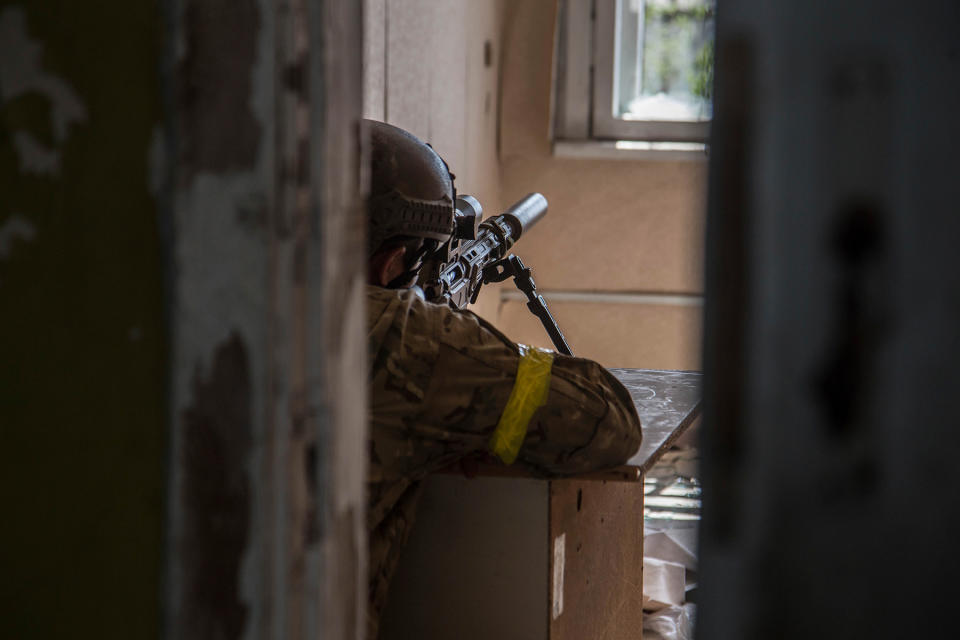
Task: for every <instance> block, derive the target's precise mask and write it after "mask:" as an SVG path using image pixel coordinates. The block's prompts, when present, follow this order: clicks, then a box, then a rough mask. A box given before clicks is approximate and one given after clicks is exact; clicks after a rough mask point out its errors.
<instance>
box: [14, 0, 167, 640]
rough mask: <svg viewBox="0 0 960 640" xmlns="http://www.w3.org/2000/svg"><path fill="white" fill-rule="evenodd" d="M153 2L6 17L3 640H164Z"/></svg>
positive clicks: (48, 7)
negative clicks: (152, 174) (81, 637)
mask: <svg viewBox="0 0 960 640" xmlns="http://www.w3.org/2000/svg"><path fill="white" fill-rule="evenodd" d="M159 60H160V14H159V8H158V6H157V4H156V3H155V2H135V3H127V2H115V1H106V2H99V3H94V4H89V3H71V2H56V3H9V2H7V3H4V4H3V6H2V7H0V301H2V302H0V309H2V311H0V363H2V364H0V501H2V503H3V505H4V516H3V520H4V524H3V534H4V535H3V544H2V545H0V567H2V570H0V637H4V638H24V637H73V636H76V635H78V634H80V633H81V632H86V633H95V634H96V635H97V637H101V638H114V637H115V638H131V637H151V636H154V637H155V636H156V634H157V629H158V628H159V625H160V589H159V583H160V575H161V562H162V553H161V552H162V499H163V477H164V470H163V460H164V443H165V435H164V431H165V422H164V417H165V413H166V407H165V400H164V386H165V383H164V371H165V366H166V364H165V363H166V356H165V354H166V347H167V343H166V339H165V332H164V327H163V314H164V311H163V271H162V260H161V255H162V252H161V239H160V233H159V228H158V225H157V206H156V202H155V201H154V199H153V198H152V196H151V193H150V185H149V152H150V146H151V140H152V133H153V131H154V129H155V127H156V126H157V125H158V123H159V122H160V118H161V115H160V114H161V101H160V95H159V83H158V74H157V69H158V68H159Z"/></svg>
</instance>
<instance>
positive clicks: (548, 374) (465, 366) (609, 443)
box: [366, 121, 641, 638]
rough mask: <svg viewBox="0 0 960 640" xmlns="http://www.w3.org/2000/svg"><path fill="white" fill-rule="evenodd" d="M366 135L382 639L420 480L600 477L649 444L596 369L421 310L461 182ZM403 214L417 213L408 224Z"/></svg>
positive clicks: (374, 126) (373, 527)
mask: <svg viewBox="0 0 960 640" xmlns="http://www.w3.org/2000/svg"><path fill="white" fill-rule="evenodd" d="M366 126H367V129H368V131H369V134H370V143H371V155H372V170H371V190H370V202H369V208H368V212H369V216H370V225H369V249H368V250H369V253H368V255H369V261H368V267H369V286H368V287H367V312H368V324H367V329H368V336H369V341H370V342H369V349H370V351H369V358H370V360H369V362H370V381H371V408H372V414H371V431H372V433H371V442H370V456H371V457H370V472H369V503H368V504H369V509H368V520H367V523H368V527H369V533H370V558H369V562H370V565H369V566H370V574H369V577H370V604H369V611H368V617H369V622H370V625H369V629H368V637H370V638H375V637H376V635H377V620H378V618H379V615H380V612H381V610H382V608H383V605H384V603H385V599H386V592H387V586H388V584H389V580H390V577H391V575H392V573H393V570H394V568H395V566H396V562H397V559H398V556H399V550H400V548H401V547H402V545H403V543H404V541H405V540H406V538H407V536H408V534H409V531H410V527H411V526H412V523H413V514H414V511H415V508H416V502H417V498H418V497H419V489H420V480H422V479H423V478H424V476H426V475H427V474H428V473H430V472H432V471H436V470H438V469H441V468H444V467H447V466H450V465H451V464H455V463H457V462H459V461H461V460H463V459H465V458H472V457H476V456H490V457H492V456H495V457H496V458H499V459H500V460H501V461H502V462H504V463H506V464H511V463H513V464H518V465H522V466H523V467H525V468H527V469H529V470H531V471H532V472H534V473H538V474H541V475H561V474H574V473H579V472H584V471H591V470H596V469H602V468H605V467H612V466H616V465H619V464H623V463H624V462H626V460H627V459H628V458H629V457H630V456H631V455H633V454H634V453H635V452H636V451H637V448H638V447H639V445H640V438H641V435H640V420H639V418H638V417H637V413H636V409H635V407H634V405H633V402H632V400H631V398H630V395H629V394H628V392H627V390H626V389H625V388H624V387H623V385H621V384H620V383H619V382H618V381H617V380H616V379H615V378H614V377H613V376H612V375H610V373H609V372H607V371H606V369H604V368H603V367H601V366H600V365H599V364H597V363H596V362H592V361H590V360H585V359H583V358H575V357H570V356H563V355H559V354H554V353H553V352H551V351H546V350H541V349H536V348H533V347H527V346H525V345H520V344H516V343H514V342H512V341H511V340H510V339H508V338H507V337H506V336H504V335H503V334H502V333H500V332H499V331H498V330H497V329H496V328H495V327H493V326H492V325H491V324H489V323H488V322H486V321H485V320H483V319H482V318H480V317H479V316H477V315H475V314H474V313H472V312H469V311H459V310H456V309H453V308H451V307H449V306H447V305H439V304H432V303H429V302H425V301H424V300H423V299H422V298H421V296H420V295H418V290H417V289H415V288H411V287H412V285H413V284H414V283H415V281H416V277H417V274H418V271H419V269H420V266H421V264H422V261H423V258H424V257H425V256H427V255H429V254H430V253H431V252H433V251H435V250H436V249H437V248H438V247H439V246H440V245H442V244H443V243H444V242H445V241H446V240H447V239H448V238H449V237H450V234H451V233H452V230H453V219H454V218H453V217H454V201H455V192H454V187H453V175H452V174H451V173H450V172H449V170H448V169H447V166H446V164H445V163H444V161H443V160H442V159H441V158H440V156H439V155H437V153H436V152H434V150H433V149H432V148H431V147H429V146H428V145H426V144H424V143H423V142H421V141H420V140H418V139H417V138H416V137H414V136H412V135H411V134H409V133H407V132H406V131H403V130H402V129H398V128H396V127H393V126H390V125H387V124H384V123H381V122H374V121H367V123H366ZM401 208H402V209H403V210H405V211H407V212H409V211H410V209H411V208H412V209H414V210H417V211H418V214H419V213H422V215H417V216H413V217H414V218H416V222H415V223H411V222H409V220H410V218H411V216H409V215H407V216H405V217H404V219H401V216H399V215H398V213H399V211H400V210H401Z"/></svg>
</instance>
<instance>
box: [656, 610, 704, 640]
mask: <svg viewBox="0 0 960 640" xmlns="http://www.w3.org/2000/svg"><path fill="white" fill-rule="evenodd" d="M696 611H697V609H696V605H694V604H693V603H687V604H685V605H683V606H673V607H666V608H665V609H661V610H660V611H657V612H656V613H648V614H646V615H644V616H643V637H644V640H693V627H694V618H695V616H696Z"/></svg>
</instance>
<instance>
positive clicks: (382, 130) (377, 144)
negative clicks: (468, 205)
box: [364, 120, 456, 255]
mask: <svg viewBox="0 0 960 640" xmlns="http://www.w3.org/2000/svg"><path fill="white" fill-rule="evenodd" d="M364 125H365V127H366V129H367V131H368V132H369V136H370V138H369V139H370V156H371V163H370V200H369V203H368V215H369V222H370V225H369V230H368V252H367V254H368V255H373V253H374V252H375V251H376V250H377V249H378V248H380V246H381V245H382V244H383V242H384V241H385V240H387V239H390V238H393V237H397V236H404V237H413V238H423V239H425V240H431V241H434V242H431V243H429V244H431V245H433V246H434V247H436V246H437V245H440V244H443V243H444V242H446V241H447V240H449V239H450V237H451V235H452V234H453V232H454V227H455V224H454V216H455V210H454V202H455V201H456V191H455V189H454V185H453V178H454V176H453V174H452V173H450V170H449V168H448V167H447V164H446V163H445V162H444V161H443V158H441V157H440V156H439V154H437V152H436V151H434V150H433V148H432V147H430V146H429V145H428V144H425V143H424V142H422V141H421V140H420V139H419V138H417V137H416V136H414V135H412V134H410V133H408V132H406V131H404V130H403V129H400V128H399V127H394V126H392V125H389V124H386V123H384V122H377V121H375V120H365V121H364Z"/></svg>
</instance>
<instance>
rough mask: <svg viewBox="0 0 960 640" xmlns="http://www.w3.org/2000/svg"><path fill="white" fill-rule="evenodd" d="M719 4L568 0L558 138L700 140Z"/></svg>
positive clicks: (706, 0)
mask: <svg viewBox="0 0 960 640" xmlns="http://www.w3.org/2000/svg"><path fill="white" fill-rule="evenodd" d="M714 10H715V0H563V2H562V3H561V11H560V31H559V34H560V37H559V40H558V46H559V50H558V57H557V60H558V69H557V72H558V73H557V100H556V103H555V105H556V114H555V115H556V120H555V132H556V137H557V138H558V139H561V140H563V139H566V140H633V141H646V142H651V143H666V142H678V143H700V144H697V145H688V146H701V145H702V143H704V142H705V141H706V139H707V134H708V131H709V124H710V117H711V115H712V102H711V90H712V86H713V22H714ZM681 146H683V145H681ZM653 148H656V147H653Z"/></svg>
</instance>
